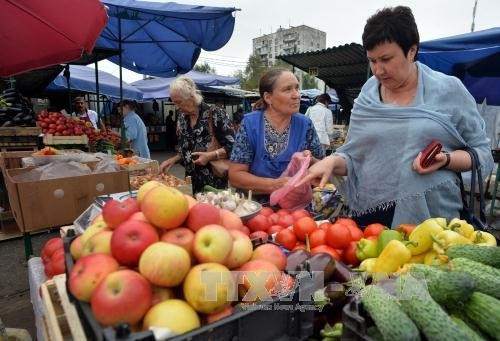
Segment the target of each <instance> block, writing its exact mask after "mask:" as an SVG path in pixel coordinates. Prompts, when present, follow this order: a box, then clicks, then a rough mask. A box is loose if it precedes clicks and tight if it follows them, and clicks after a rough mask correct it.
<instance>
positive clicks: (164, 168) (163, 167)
mask: <svg viewBox="0 0 500 341" xmlns="http://www.w3.org/2000/svg"><path fill="white" fill-rule="evenodd" d="M180 158H181V157H180V156H179V155H176V156H173V157H171V158H170V159H168V160H165V161H163V162H162V163H161V165H160V172H161V173H165V174H167V173H168V171H169V170H170V168H172V166H173V165H175V163H176V162H177V161H179V160H180Z"/></svg>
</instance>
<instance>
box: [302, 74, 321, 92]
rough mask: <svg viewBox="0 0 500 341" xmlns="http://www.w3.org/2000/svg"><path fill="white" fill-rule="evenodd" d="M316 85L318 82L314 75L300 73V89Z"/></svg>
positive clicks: (313, 87) (312, 87)
mask: <svg viewBox="0 0 500 341" xmlns="http://www.w3.org/2000/svg"><path fill="white" fill-rule="evenodd" d="M317 87H318V82H317V81H316V77H314V76H312V75H310V74H308V73H303V74H302V89H316V88H317Z"/></svg>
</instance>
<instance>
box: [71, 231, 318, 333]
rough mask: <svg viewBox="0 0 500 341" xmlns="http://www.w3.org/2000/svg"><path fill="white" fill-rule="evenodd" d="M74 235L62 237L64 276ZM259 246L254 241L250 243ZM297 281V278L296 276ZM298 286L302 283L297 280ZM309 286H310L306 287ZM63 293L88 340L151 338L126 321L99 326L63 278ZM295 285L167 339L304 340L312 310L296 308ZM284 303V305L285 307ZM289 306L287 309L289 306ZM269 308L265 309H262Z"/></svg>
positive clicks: (309, 289) (305, 303)
mask: <svg viewBox="0 0 500 341" xmlns="http://www.w3.org/2000/svg"><path fill="white" fill-rule="evenodd" d="M74 238H75V236H71V237H67V238H64V250H65V256H66V258H65V261H66V276H67V278H68V279H69V273H70V272H71V269H72V268H73V265H74V262H73V259H72V257H71V255H70V253H69V247H70V245H71V242H72V241H73V239H74ZM256 244H257V245H259V243H258V242H257V243H255V242H254V245H256ZM297 280H299V279H297ZM300 283H301V285H302V284H303V283H304V282H303V281H301V282H300ZM305 283H306V288H304V287H301V288H300V290H301V291H302V290H305V291H307V292H312V291H313V289H314V287H313V286H314V285H315V283H314V281H306V282H305ZM307 285H310V286H311V287H307ZM66 286H67V288H66V289H67V292H68V296H69V298H70V300H71V301H72V303H74V304H75V306H76V310H77V312H78V315H79V316H80V320H81V322H82V326H83V328H84V330H85V333H86V335H87V337H88V339H89V340H96V341H102V340H108V341H139V340H141V341H149V340H152V341H153V340H155V338H154V336H153V333H152V332H151V331H142V332H135V333H132V332H130V329H129V326H128V325H127V324H123V325H119V326H115V327H114V328H113V327H108V328H103V327H101V326H100V325H99V323H98V322H97V321H96V320H95V318H94V316H93V314H92V310H91V308H90V304H88V303H85V302H81V301H79V300H78V299H76V298H75V297H74V296H73V295H72V294H71V292H70V291H69V280H67V281H66ZM299 292H300V291H299V288H296V290H295V291H294V293H293V298H292V299H290V300H280V298H274V299H273V300H272V301H266V302H261V303H260V304H261V309H259V310H252V309H242V308H235V309H234V311H233V314H231V315H230V316H228V317H226V318H223V319H221V320H218V321H215V322H213V323H211V324H208V325H204V326H202V327H200V328H197V329H195V330H192V331H190V332H188V333H184V334H182V335H178V336H175V337H172V338H169V340H172V341H181V340H182V341H184V340H216V341H226V340H227V341H232V340H238V341H246V340H248V341H253V340H307V339H309V337H310V336H312V335H313V329H314V310H312V309H310V307H312V306H313V302H312V301H302V302H300V304H301V305H303V307H304V309H302V310H300V309H296V308H297V304H299ZM285 306H286V307H285ZM290 306H291V307H292V308H293V309H290V308H289V307H290ZM266 309H269V310H266Z"/></svg>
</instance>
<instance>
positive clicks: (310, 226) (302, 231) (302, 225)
mask: <svg viewBox="0 0 500 341" xmlns="http://www.w3.org/2000/svg"><path fill="white" fill-rule="evenodd" d="M317 228H318V225H317V224H316V222H315V221H314V220H313V218H311V217H302V218H300V219H299V220H297V221H296V222H295V223H293V232H295V235H296V236H297V239H298V240H301V241H305V240H306V235H311V233H313V231H315V230H316V229H317Z"/></svg>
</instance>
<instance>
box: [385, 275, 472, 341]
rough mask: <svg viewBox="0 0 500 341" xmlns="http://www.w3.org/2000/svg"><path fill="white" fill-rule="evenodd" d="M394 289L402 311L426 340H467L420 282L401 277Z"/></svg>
mask: <svg viewBox="0 0 500 341" xmlns="http://www.w3.org/2000/svg"><path fill="white" fill-rule="evenodd" d="M396 287H397V290H398V298H399V303H400V304H401V307H402V308H403V311H404V312H406V313H407V314H408V316H409V317H410V318H411V319H412V320H413V322H415V324H416V325H417V326H418V328H419V329H420V331H421V332H422V333H423V334H424V335H425V337H426V338H427V340H429V341H434V340H436V341H442V340H457V341H459V340H460V341H461V340H466V339H467V334H466V333H465V332H464V331H463V330H462V329H460V328H459V327H458V326H457V325H456V324H455V322H453V321H452V320H451V318H450V316H449V315H448V314H447V313H446V311H444V310H443V308H441V306H440V305H439V304H437V303H436V302H435V301H434V300H433V299H432V297H431V295H430V294H429V292H428V291H427V289H426V288H425V283H424V284H422V281H421V280H418V279H416V278H414V277H412V276H406V275H403V276H400V277H399V278H398V279H397V280H396ZM393 323H395V322H393Z"/></svg>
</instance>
